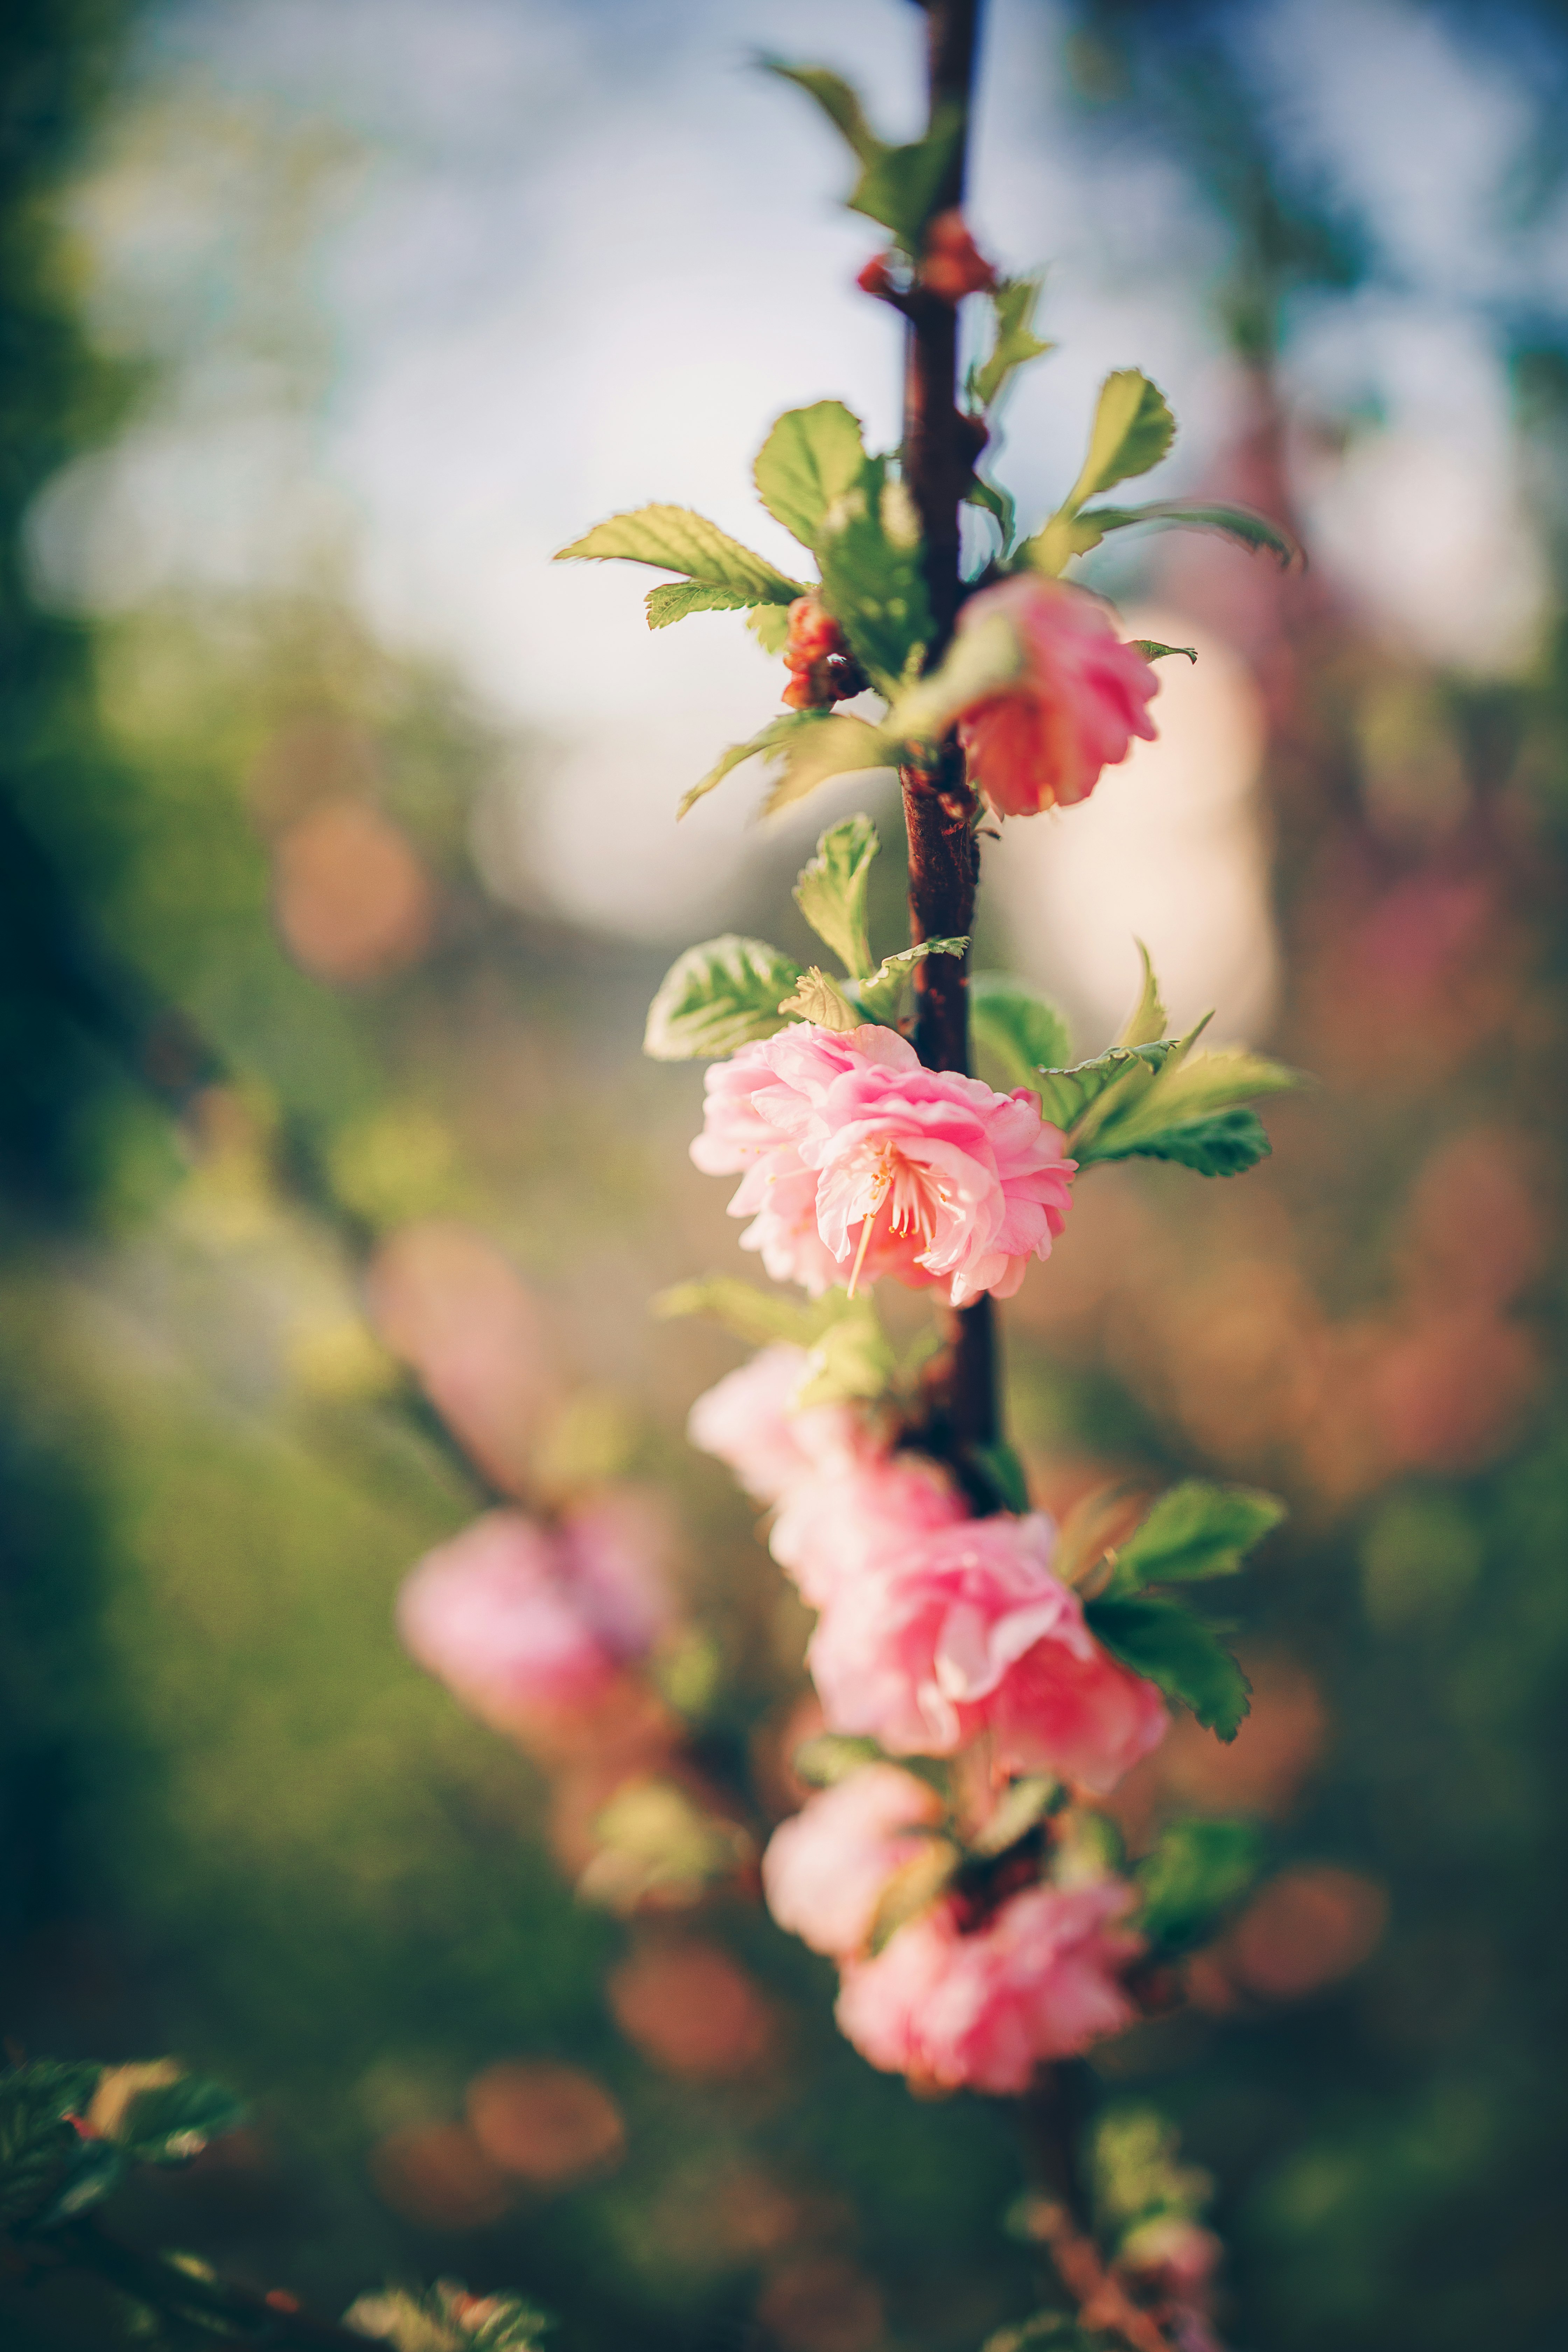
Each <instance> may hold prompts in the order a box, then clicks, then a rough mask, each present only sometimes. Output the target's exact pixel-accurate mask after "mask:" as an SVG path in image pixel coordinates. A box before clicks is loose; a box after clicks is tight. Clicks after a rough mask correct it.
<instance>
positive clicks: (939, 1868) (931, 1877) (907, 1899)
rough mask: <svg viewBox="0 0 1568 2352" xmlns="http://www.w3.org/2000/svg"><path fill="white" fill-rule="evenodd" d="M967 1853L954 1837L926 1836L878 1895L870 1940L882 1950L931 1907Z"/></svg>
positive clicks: (872, 1948)
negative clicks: (960, 1847)
mask: <svg viewBox="0 0 1568 2352" xmlns="http://www.w3.org/2000/svg"><path fill="white" fill-rule="evenodd" d="M962 1862H963V1855H962V1854H961V1853H959V1850H958V1848H957V1847H956V1846H955V1845H954V1844H953V1843H952V1840H951V1839H949V1838H944V1837H930V1838H922V1839H921V1843H920V1844H919V1845H918V1846H916V1848H915V1850H914V1852H913V1853H911V1854H910V1855H909V1857H908V1858H907V1860H905V1861H903V1862H900V1864H898V1866H897V1868H896V1869H895V1870H894V1871H893V1872H892V1873H891V1874H890V1875H889V1878H888V1880H887V1882H886V1884H885V1885H884V1886H883V1888H882V1892H881V1894H880V1895H879V1896H878V1898H877V1908H876V1911H875V1912H874V1913H873V1915H872V1919H871V1930H870V1934H869V1935H868V1937H867V1939H866V1940H867V1942H868V1945H869V1946H870V1948H871V1950H872V1951H873V1952H879V1951H881V1950H882V1948H883V1947H884V1946H885V1945H886V1944H887V1943H888V1942H889V1938H890V1937H893V1936H896V1935H897V1933H898V1931H899V1929H900V1927H904V1926H905V1925H906V1924H907V1923H908V1921H910V1919H918V1918H919V1916H920V1915H921V1912H922V1911H929V1910H930V1909H931V1905H932V1904H933V1903H934V1902H935V1901H936V1899H937V1897H938V1896H939V1895H942V1894H945V1892H946V1891H947V1889H948V1887H949V1886H951V1885H952V1881H953V1880H954V1878H956V1876H957V1875H958V1870H959V1865H960V1864H961V1863H962Z"/></svg>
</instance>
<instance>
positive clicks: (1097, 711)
mask: <svg viewBox="0 0 1568 2352" xmlns="http://www.w3.org/2000/svg"><path fill="white" fill-rule="evenodd" d="M997 615H1002V616H1004V617H1005V619H1006V620H1007V621H1008V622H1009V623H1010V624H1011V625H1012V627H1013V628H1014V630H1015V631H1016V635H1017V637H1018V640H1019V644H1020V646H1021V649H1022V652H1023V656H1024V667H1023V670H1022V673H1021V675H1020V676H1019V677H1018V678H1017V680H1016V683H1015V684H1013V685H1012V686H1009V687H1008V688H1005V690H1004V691H1003V692H1002V693H1000V694H994V695H991V696H989V697H988V698H986V699H985V700H984V701H982V702H978V703H975V704H973V706H972V707H971V708H970V709H968V710H966V711H965V712H964V713H963V716H962V718H961V719H960V720H959V726H958V734H959V740H960V741H961V742H962V744H963V749H964V752H965V754H966V756H967V759H968V761H969V773H970V776H971V778H972V779H973V782H974V783H975V784H976V785H977V786H978V788H979V790H980V792H981V793H983V794H984V797H985V799H986V800H987V801H988V802H989V803H990V804H991V806H992V808H993V809H994V810H995V812H996V814H997V815H998V816H1034V815H1036V814H1038V812H1039V811H1040V810H1041V809H1048V808H1056V807H1058V806H1060V807H1064V808H1068V807H1071V806H1072V804H1073V803H1075V802H1076V801H1081V800H1084V799H1087V797H1088V795H1089V793H1091V792H1092V791H1093V790H1094V787H1095V785H1096V783H1097V782H1099V779H1100V772H1101V771H1102V770H1103V769H1105V768H1111V767H1115V766H1116V765H1117V763H1118V762H1119V761H1122V760H1125V758H1126V757H1127V754H1128V752H1129V751H1131V747H1132V739H1133V737H1134V736H1142V738H1143V740H1145V741H1146V742H1152V740H1153V737H1154V728H1153V725H1152V722H1151V720H1150V718H1149V711H1148V706H1149V703H1150V702H1151V701H1152V698H1153V697H1154V696H1155V695H1156V694H1157V693H1158V692H1159V690H1160V681H1159V679H1158V677H1156V676H1155V674H1154V670H1153V668H1152V665H1151V664H1150V663H1149V662H1148V660H1147V659H1146V658H1145V657H1144V656H1143V655H1142V653H1140V651H1139V650H1138V647H1137V646H1132V645H1126V644H1123V642H1122V641H1121V638H1120V637H1118V635H1117V634H1116V630H1115V627H1114V625H1113V624H1112V622H1111V618H1110V613H1109V612H1108V611H1107V609H1106V607H1105V606H1104V605H1103V604H1101V603H1100V600H1099V598H1098V597H1095V596H1090V595H1089V594H1088V593H1086V592H1085V591H1084V590H1083V589H1081V588H1069V587H1068V586H1066V585H1065V584H1064V583H1062V582H1061V581H1059V580H1047V579H1044V578H1042V577H1040V576H1039V575H1038V574H1030V573H1020V574H1018V575H1017V576H1016V578H1014V579H1011V580H1005V581H1003V582H1002V583H1000V584H999V585H998V586H996V587H994V588H983V589H982V590H981V592H980V593H979V594H978V595H977V596H971V597H970V598H969V600H968V602H967V603H966V604H964V606H963V611H962V612H961V613H960V614H959V619H958V626H959V630H960V632H961V633H963V632H966V631H968V630H971V629H974V628H978V627H980V626H982V625H984V623H986V622H988V621H990V620H992V619H994V618H995V617H996V616H997Z"/></svg>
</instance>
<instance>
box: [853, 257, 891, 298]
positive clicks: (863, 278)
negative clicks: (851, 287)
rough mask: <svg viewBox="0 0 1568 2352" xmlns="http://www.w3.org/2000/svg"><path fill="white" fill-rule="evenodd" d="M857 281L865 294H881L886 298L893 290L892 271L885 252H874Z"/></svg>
mask: <svg viewBox="0 0 1568 2352" xmlns="http://www.w3.org/2000/svg"><path fill="white" fill-rule="evenodd" d="M855 283H856V285H857V286H858V287H859V289H860V291H861V292H862V293H863V294H876V295H879V296H880V297H881V298H882V299H884V300H886V299H887V297H888V296H889V294H891V292H892V291H893V279H892V273H891V271H890V270H889V268H888V257H887V255H886V254H885V253H874V254H873V255H872V256H871V258H870V260H869V261H868V263H867V264H866V267H865V268H864V269H863V270H861V272H860V274H859V276H858V278H856V280H855Z"/></svg>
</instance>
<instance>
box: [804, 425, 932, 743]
mask: <svg viewBox="0 0 1568 2352" xmlns="http://www.w3.org/2000/svg"><path fill="white" fill-rule="evenodd" d="M817 561H818V562H819V563H820V564H821V566H822V589H821V595H822V601H823V603H824V604H826V607H827V609H828V611H829V612H830V613H831V614H832V615H833V617H834V619H835V620H836V621H837V624H838V625H839V627H840V628H841V629H842V630H843V632H844V634H845V635H846V636H847V638H848V640H849V648H850V651H851V652H852V653H853V654H854V656H855V658H856V660H857V661H858V663H859V665H860V667H861V668H862V669H863V670H864V671H865V673H866V675H867V677H868V678H869V679H870V680H871V682H872V684H873V685H874V686H875V687H876V688H878V690H879V692H880V693H882V694H883V695H885V696H886V697H888V698H889V700H890V699H891V698H892V697H893V694H894V693H895V691H896V689H897V687H898V684H899V681H900V679H901V678H902V677H903V676H904V674H905V672H906V670H907V669H908V667H910V661H911V658H912V657H913V656H916V654H917V649H921V648H923V647H924V646H928V645H929V644H930V643H931V605H930V604H929V602H928V600H927V597H926V587H925V578H924V574H923V573H922V572H921V535H920V523H919V520H918V518H917V517H916V514H915V510H914V505H913V502H912V500H911V499H910V495H909V492H908V491H907V490H906V489H905V488H904V485H903V484H902V482H900V481H897V480H890V479H889V475H888V461H887V459H886V457H868V458H867V459H866V461H865V463H864V465H863V466H862V467H861V468H860V475H859V478H858V481H857V482H856V484H855V485H854V487H853V488H850V489H847V490H845V491H843V492H841V494H840V495H839V497H838V498H837V499H835V500H834V502H833V505H832V506H831V507H830V508H829V509H828V511H827V514H826V517H825V519H824V521H823V525H822V532H821V536H820V539H819V541H818V542H817Z"/></svg>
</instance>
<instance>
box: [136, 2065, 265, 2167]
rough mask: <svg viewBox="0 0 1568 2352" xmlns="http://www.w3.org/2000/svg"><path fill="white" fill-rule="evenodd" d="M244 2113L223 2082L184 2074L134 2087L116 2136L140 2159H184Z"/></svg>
mask: <svg viewBox="0 0 1568 2352" xmlns="http://www.w3.org/2000/svg"><path fill="white" fill-rule="evenodd" d="M244 2118H245V2107H244V2105H243V2103H242V2101H240V2100H238V2099H237V2098H236V2097H235V2095H234V2094H233V2092H232V2091H227V2090H226V2089H225V2088H224V2086H223V2084H221V2083H211V2082H207V2081H206V2080H205V2079H204V2078H203V2077H202V2076H201V2075H199V2074H182V2075H181V2077H180V2078H179V2080H178V2081H177V2082H174V2083H160V2084H153V2086H152V2087H151V2088H150V2089H148V2090H144V2091H137V2092H136V2093H134V2095H132V2098H131V2099H130V2101H129V2102H128V2104H127V2105H126V2108H125V2114H124V2118H123V2120H122V2122H121V2126H120V2129H119V2131H118V2132H117V2133H116V2134H115V2137H116V2138H117V2139H118V2140H119V2141H120V2143H121V2146H122V2147H124V2149H125V2151H126V2153H127V2155H129V2156H132V2157H134V2158H135V2159H136V2160H137V2162H138V2163H141V2164H188V2163H189V2162H190V2160H191V2158H193V2157H195V2156H199V2155H200V2154H201V2152H202V2150H203V2148H204V2147H206V2145H207V2143H208V2141H209V2140H215V2139H220V2138H221V2137H223V2135H224V2134H225V2133H226V2132H231V2131H234V2130H236V2129H237V2126H239V2125H240V2124H241V2123H242V2122H243V2121H244Z"/></svg>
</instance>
